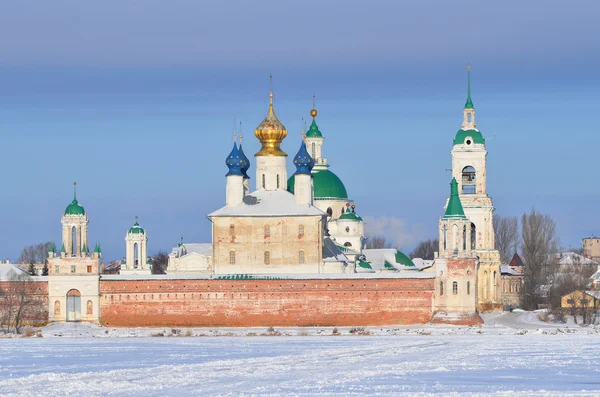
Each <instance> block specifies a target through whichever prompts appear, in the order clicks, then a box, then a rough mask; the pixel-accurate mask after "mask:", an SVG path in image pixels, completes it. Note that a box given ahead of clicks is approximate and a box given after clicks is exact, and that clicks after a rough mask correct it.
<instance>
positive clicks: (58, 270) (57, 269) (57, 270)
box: [54, 265, 60, 273]
mask: <svg viewBox="0 0 600 397" xmlns="http://www.w3.org/2000/svg"><path fill="white" fill-rule="evenodd" d="M54 273H60V266H58V265H56V267H55V268H54Z"/></svg>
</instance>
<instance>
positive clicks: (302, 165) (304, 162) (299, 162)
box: [294, 142, 315, 175]
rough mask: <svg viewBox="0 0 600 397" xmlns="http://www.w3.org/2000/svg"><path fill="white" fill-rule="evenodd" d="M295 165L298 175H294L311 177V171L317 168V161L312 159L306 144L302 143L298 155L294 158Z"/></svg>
mask: <svg viewBox="0 0 600 397" xmlns="http://www.w3.org/2000/svg"><path fill="white" fill-rule="evenodd" d="M294 165H295V166H296V173H295V174H294V175H302V174H304V175H310V171H311V170H312V169H313V167H314V166H315V161H314V160H313V158H312V157H310V154H308V150H306V144H305V143H304V142H302V145H300V150H298V154H296V157H294Z"/></svg>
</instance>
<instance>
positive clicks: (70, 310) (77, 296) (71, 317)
mask: <svg viewBox="0 0 600 397" xmlns="http://www.w3.org/2000/svg"><path fill="white" fill-rule="evenodd" d="M67 321H81V293H80V292H79V291H78V290H76V289H71V290H69V292H67Z"/></svg>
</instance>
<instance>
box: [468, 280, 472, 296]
mask: <svg viewBox="0 0 600 397" xmlns="http://www.w3.org/2000/svg"><path fill="white" fill-rule="evenodd" d="M467 295H471V282H470V281H467Z"/></svg>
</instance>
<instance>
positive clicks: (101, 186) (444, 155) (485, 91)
mask: <svg viewBox="0 0 600 397" xmlns="http://www.w3.org/2000/svg"><path fill="white" fill-rule="evenodd" d="M221 3H224V4H220V3H219V4H213V3H212V2H199V1H183V0H181V1H170V2H164V1H154V0H145V1H126V0H121V1H116V0H105V1H103V2H95V3H91V2H85V3H83V2H80V1H61V0H57V1H53V2H34V1H24V2H19V3H18V4H13V3H8V2H3V3H2V4H0V37H3V39H2V40H0V54H2V56H1V57H0V145H1V146H0V147H2V149H3V150H2V157H1V158H2V163H1V164H2V171H1V172H0V176H1V178H2V179H3V184H2V186H3V189H4V193H3V194H2V195H0V225H2V228H3V230H5V233H4V234H3V238H2V239H0V257H9V258H13V259H16V257H18V255H19V253H20V251H21V249H22V247H23V246H24V245H27V244H32V243H36V242H41V241H47V240H52V241H55V242H56V243H57V244H59V243H60V241H59V240H60V217H61V215H62V211H63V210H64V207H66V205H67V204H68V203H69V202H70V200H71V199H72V182H73V181H77V182H78V187H79V188H78V198H79V201H80V203H81V204H83V205H84V206H85V208H86V210H87V211H88V215H89V217H90V242H91V243H92V244H93V243H95V242H96V241H100V243H101V244H102V247H103V250H104V254H105V259H107V260H110V259H117V258H121V257H122V256H123V255H124V237H125V232H126V230H127V229H128V228H129V226H130V225H131V224H132V223H133V221H134V217H135V216H136V215H139V217H140V223H141V224H142V226H144V227H145V228H146V229H147V230H148V232H149V251H150V253H155V252H156V251H158V250H159V249H164V250H167V251H168V250H170V248H171V247H172V246H173V245H174V244H176V243H177V241H178V240H179V236H180V235H181V234H183V235H184V237H185V240H186V241H210V223H209V222H208V221H207V220H206V218H205V215H206V214H207V213H209V212H211V211H212V210H214V209H216V208H219V207H220V206H222V205H223V203H224V194H225V184H224V182H225V179H224V175H225V173H226V168H225V165H224V158H225V156H226V155H227V153H228V151H229V150H230V147H231V130H232V127H233V119H234V118H236V119H237V120H242V122H243V123H244V126H245V127H244V129H245V135H246V139H245V142H244V146H245V148H246V152H247V153H249V154H253V153H255V152H256V151H257V150H258V148H259V144H258V142H257V140H256V139H255V138H254V137H253V135H252V130H253V129H254V127H255V126H256V125H258V123H260V121H261V120H262V118H263V117H264V114H265V112H266V110H267V101H268V96H267V95H268V76H269V73H273V75H274V91H275V106H276V112H277V114H278V116H279V118H280V119H281V120H282V122H283V123H284V124H285V125H286V127H287V128H288V130H289V135H288V138H286V140H285V142H284V144H283V148H284V150H285V151H286V152H287V153H288V154H289V155H290V157H292V156H293V155H294V154H295V152H296V151H297V149H298V147H299V143H300V131H301V118H302V117H305V118H308V112H309V110H310V108H311V105H312V103H311V102H312V98H311V97H312V93H313V92H315V93H316V95H317V108H318V110H319V117H318V124H319V126H320V129H321V131H322V132H323V133H324V135H325V136H326V141H325V148H324V151H325V156H326V157H327V158H328V159H329V161H330V163H331V165H332V170H333V171H334V172H336V173H337V174H338V175H339V176H340V177H341V178H342V180H344V181H345V184H346V187H347V190H348V192H349V194H350V195H351V196H352V198H353V199H354V200H355V202H356V205H357V211H358V212H359V213H360V214H361V215H362V216H363V217H369V218H368V219H369V220H370V221H371V222H370V225H371V230H372V231H373V230H377V231H378V232H379V231H385V232H387V233H389V237H390V238H392V239H393V240H395V241H397V242H398V243H399V244H400V245H401V246H402V248H404V249H405V250H407V251H408V250H410V249H411V248H412V247H413V246H414V245H415V243H416V242H417V241H419V240H421V239H424V238H430V237H435V236H436V230H437V219H438V217H439V216H440V214H441V212H442V206H443V204H444V200H445V198H446V196H447V194H448V182H449V178H450V174H449V173H448V172H447V171H445V169H447V168H450V164H451V162H450V160H451V159H450V150H451V144H452V139H453V137H454V134H455V133H456V131H457V130H458V128H460V124H461V120H462V113H461V111H462V106H463V105H464V101H465V98H466V65H467V63H469V62H470V63H471V65H472V72H473V74H472V87H473V101H474V104H475V107H476V109H477V124H478V127H479V128H480V129H481V131H482V132H483V133H484V136H485V137H486V138H487V148H488V152H489V154H488V192H489V194H490V195H491V196H492V198H493V200H494V204H495V207H496V214H500V215H520V214H522V213H523V212H524V211H528V210H529V209H531V208H532V207H536V208H537V209H538V210H540V211H542V212H545V213H549V214H551V215H552V216H553V217H554V218H555V220H556V221H557V225H558V233H559V236H560V238H561V242H562V244H563V245H564V246H565V247H568V246H571V247H578V246H579V245H580V239H581V237H584V236H587V235H590V234H592V233H595V234H596V235H600V212H599V211H598V210H597V208H598V207H597V203H598V202H599V201H600V187H599V185H598V184H597V183H596V182H595V181H597V176H596V172H597V169H598V166H597V161H596V157H597V152H598V147H600V138H599V137H598V125H599V123H598V109H600V96H599V88H600V78H599V77H598V74H597V70H598V67H599V66H600V51H598V43H597V37H600V26H599V25H598V24H597V20H596V17H597V15H599V14H600V5H598V3H597V2H592V1H587V2H586V1H579V2H573V3H567V2H559V1H531V2H517V1H505V2H501V3H500V2H497V3H493V4H492V3H491V2H481V1H456V2H437V1H420V2H391V1H390V2H384V1H368V2H367V1H343V2H342V1H327V2H317V1H303V2H297V3H296V2H277V1H271V0H266V1H261V2H249V1H244V2H242V1H231V2H226V4H225V2H221ZM450 3H451V4H450ZM251 160H252V159H251ZM290 160H291V159H290ZM290 166H291V162H290ZM290 169H291V168H290ZM252 174H253V169H252V170H251V175H252ZM367 227H369V226H367ZM8 231H10V232H8Z"/></svg>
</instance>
